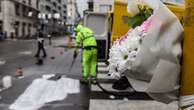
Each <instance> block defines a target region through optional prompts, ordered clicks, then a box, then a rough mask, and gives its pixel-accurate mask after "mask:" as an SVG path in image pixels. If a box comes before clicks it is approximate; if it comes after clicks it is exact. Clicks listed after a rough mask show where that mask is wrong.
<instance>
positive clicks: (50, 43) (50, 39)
mask: <svg viewBox="0 0 194 110" xmlns="http://www.w3.org/2000/svg"><path fill="white" fill-rule="evenodd" d="M47 37H48V39H49V45H52V38H51V37H52V36H51V33H48V35H47Z"/></svg>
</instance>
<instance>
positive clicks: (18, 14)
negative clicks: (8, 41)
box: [0, 0, 39, 38]
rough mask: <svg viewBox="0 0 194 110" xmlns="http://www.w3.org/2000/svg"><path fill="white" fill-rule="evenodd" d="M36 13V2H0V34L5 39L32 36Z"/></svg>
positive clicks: (9, 0) (4, 0) (29, 0)
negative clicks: (3, 35)
mask: <svg viewBox="0 0 194 110" xmlns="http://www.w3.org/2000/svg"><path fill="white" fill-rule="evenodd" d="M38 12H39V11H38V0H0V32H5V33H6V36H7V37H17V38H21V37H23V38H29V37H32V36H34V35H35V33H36V30H37V25H38V19H37V15H38Z"/></svg>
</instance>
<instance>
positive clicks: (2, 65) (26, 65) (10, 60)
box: [0, 37, 90, 110]
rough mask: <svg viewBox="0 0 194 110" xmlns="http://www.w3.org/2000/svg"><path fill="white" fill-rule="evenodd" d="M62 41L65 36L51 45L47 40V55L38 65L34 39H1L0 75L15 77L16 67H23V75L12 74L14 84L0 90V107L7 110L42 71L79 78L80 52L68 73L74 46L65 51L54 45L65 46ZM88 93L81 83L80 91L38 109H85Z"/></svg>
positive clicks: (80, 70) (87, 102)
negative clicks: (41, 63)
mask: <svg viewBox="0 0 194 110" xmlns="http://www.w3.org/2000/svg"><path fill="white" fill-rule="evenodd" d="M65 43H66V41H65V38H64V37H61V38H58V39H55V40H53V45H51V46H50V45H48V41H47V40H46V44H45V48H46V51H47V54H48V57H47V58H45V59H43V61H44V64H43V65H41V66H38V65H36V64H35V63H36V62H37V59H36V58H35V57H34V55H35V53H36V41H35V40H18V41H12V40H8V41H3V42H0V76H1V78H2V77H3V76H5V75H11V76H14V75H15V72H16V70H17V69H18V68H19V67H21V68H22V70H23V73H24V78H22V79H18V78H15V77H13V86H12V87H11V88H9V89H7V90H5V91H2V92H0V95H1V96H2V100H0V110H9V109H8V108H9V105H10V104H12V103H13V102H14V101H15V100H16V99H17V98H18V96H20V95H21V94H22V93H23V92H24V91H25V89H26V88H27V87H28V86H29V85H30V84H31V83H32V81H33V80H34V79H36V78H40V77H42V75H44V74H55V73H64V74H65V75H66V76H67V77H71V78H75V79H79V78H81V76H82V74H81V73H82V69H81V54H79V55H78V57H77V59H76V61H75V62H76V63H75V64H74V65H73V69H72V70H71V71H70V72H68V70H69V68H70V64H71V62H72V60H73V49H71V50H68V51H65V49H64V48H61V47H56V45H64V44H65ZM89 92H90V89H89V87H88V86H85V85H81V86H80V93H79V94H70V95H68V96H67V98H66V99H65V100H63V101H57V102H53V103H48V104H46V105H45V106H44V107H42V108H41V109H39V110H88V107H89ZM75 99H76V100H75Z"/></svg>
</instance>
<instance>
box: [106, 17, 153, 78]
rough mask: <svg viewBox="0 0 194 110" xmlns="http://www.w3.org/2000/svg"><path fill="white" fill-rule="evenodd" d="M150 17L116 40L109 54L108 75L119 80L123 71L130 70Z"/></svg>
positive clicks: (150, 21) (150, 19)
mask: <svg viewBox="0 0 194 110" xmlns="http://www.w3.org/2000/svg"><path fill="white" fill-rule="evenodd" d="M152 19H153V16H150V17H149V18H148V19H147V20H146V21H145V22H144V23H143V24H142V25H141V26H137V27H136V28H134V29H130V30H129V31H128V32H127V33H126V34H125V35H124V36H122V37H121V38H120V39H117V40H116V41H115V42H114V44H113V46H112V48H111V49H110V53H109V58H110V59H109V60H108V61H109V74H110V75H111V76H112V77H116V78H119V77H120V76H122V73H123V72H124V71H125V70H127V69H128V70H130V69H131V67H132V66H133V62H134V60H135V58H136V55H137V54H138V51H139V49H140V48H139V47H140V45H141V42H142V40H143V39H144V37H146V32H147V31H148V29H149V26H150V25H151V23H152Z"/></svg>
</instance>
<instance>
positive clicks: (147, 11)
mask: <svg viewBox="0 0 194 110" xmlns="http://www.w3.org/2000/svg"><path fill="white" fill-rule="evenodd" d="M138 8H139V11H140V12H139V13H138V14H137V15H135V16H133V17H129V19H128V24H129V26H131V27H132V28H135V27H137V26H140V25H141V24H142V23H143V22H144V21H145V20H147V19H148V18H149V17H150V16H151V15H152V14H153V9H151V8H150V7H148V6H146V5H138Z"/></svg>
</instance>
